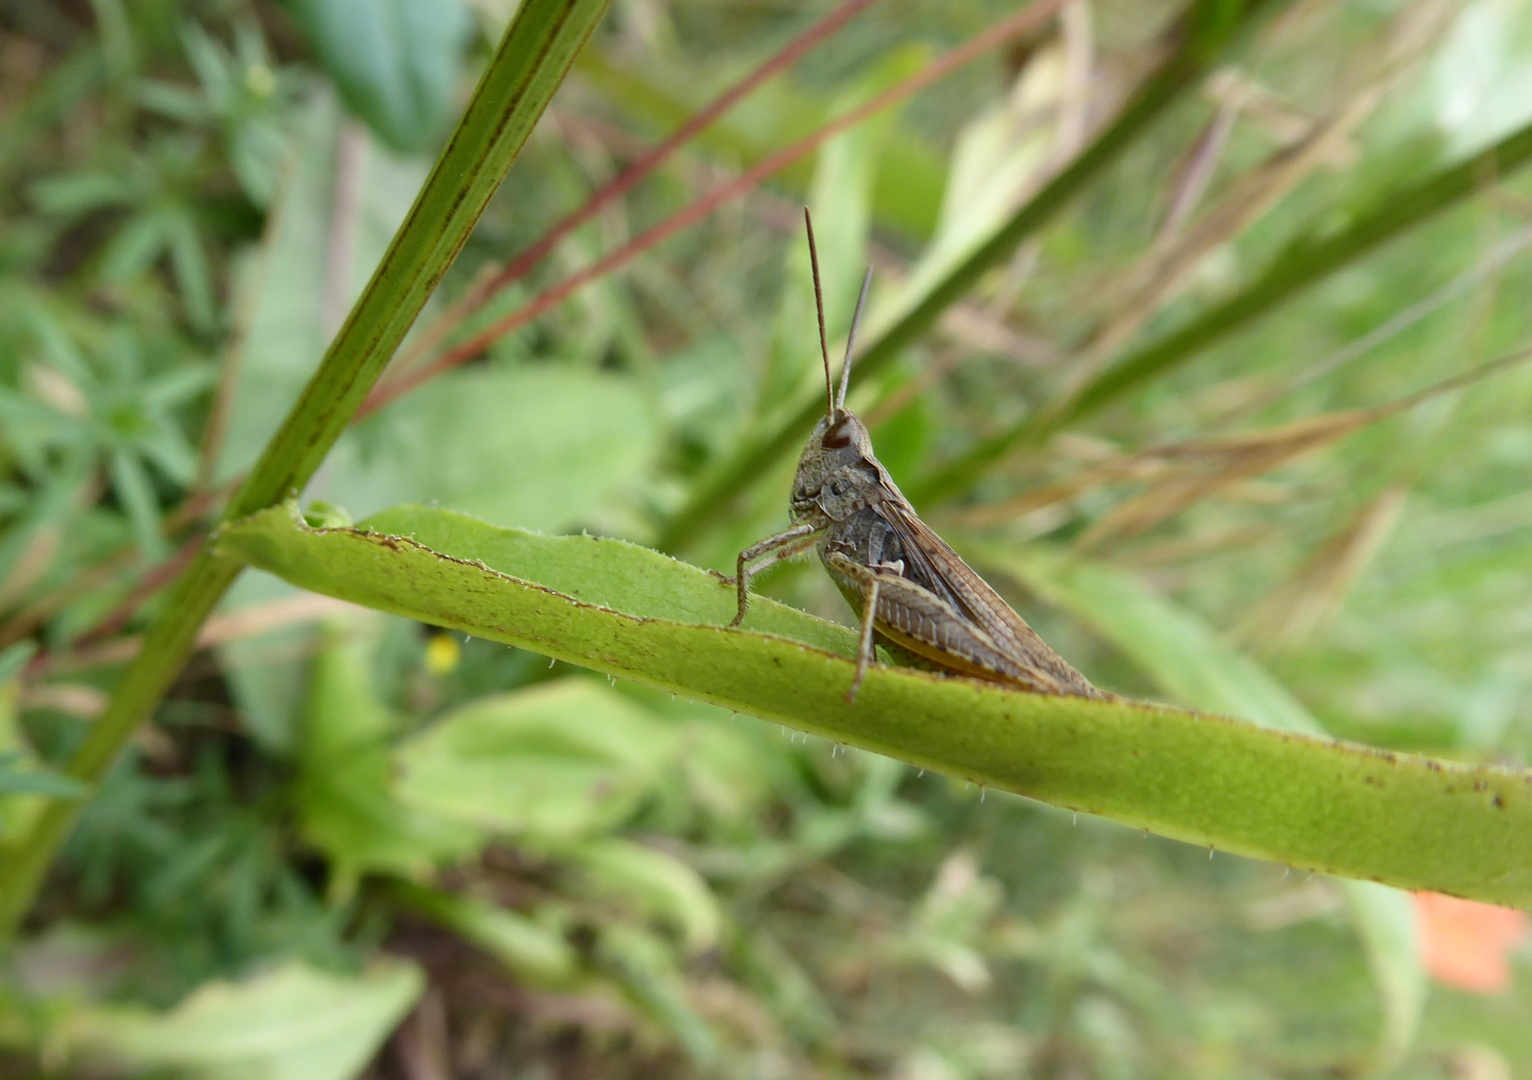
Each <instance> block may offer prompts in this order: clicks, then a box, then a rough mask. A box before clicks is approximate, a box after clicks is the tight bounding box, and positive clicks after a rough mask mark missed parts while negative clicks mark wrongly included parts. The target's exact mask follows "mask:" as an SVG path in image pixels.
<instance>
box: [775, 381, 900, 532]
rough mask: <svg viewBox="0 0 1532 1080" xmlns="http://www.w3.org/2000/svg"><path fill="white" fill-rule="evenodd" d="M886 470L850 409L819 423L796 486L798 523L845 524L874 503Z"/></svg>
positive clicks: (801, 460)
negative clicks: (880, 465) (870, 498)
mask: <svg viewBox="0 0 1532 1080" xmlns="http://www.w3.org/2000/svg"><path fill="white" fill-rule="evenodd" d="M879 473H880V470H879V468H878V463H877V459H876V458H875V457H874V456H873V452H872V439H871V438H870V437H869V436H868V434H867V428H866V426H865V425H864V424H863V423H862V422H861V421H860V420H858V419H857V418H856V416H855V415H853V414H852V413H850V412H848V411H846V410H845V409H840V410H837V411H836V413H835V414H834V415H833V416H827V417H825V418H824V419H823V420H821V421H819V424H818V425H817V426H816V427H815V428H814V433H813V434H812V435H810V436H809V442H808V445H807V446H805V447H804V448H803V456H802V457H800V458H799V459H798V475H797V477H795V478H794V480H793V501H792V516H793V520H794V521H795V522H796V521H803V520H817V521H819V522H824V521H826V520H828V521H845V520H846V519H847V518H849V517H851V516H852V515H853V514H855V513H856V511H857V510H859V509H861V508H862V507H863V506H865V505H866V504H867V502H868V499H869V497H870V493H871V492H873V491H874V490H876V488H877V486H878V480H879Z"/></svg>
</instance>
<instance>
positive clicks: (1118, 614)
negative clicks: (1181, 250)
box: [986, 549, 1426, 1068]
mask: <svg viewBox="0 0 1532 1080" xmlns="http://www.w3.org/2000/svg"><path fill="white" fill-rule="evenodd" d="M986 556H987V557H988V559H989V561H991V562H993V563H995V564H996V565H999V566H1001V567H1003V568H1005V569H1007V570H1009V571H1011V572H1012V573H1014V574H1015V575H1016V576H1017V577H1019V578H1020V579H1021V580H1022V581H1024V582H1025V583H1026V584H1027V586H1028V587H1029V588H1031V589H1032V590H1034V591H1035V592H1037V593H1038V595H1040V596H1042V597H1043V598H1044V599H1046V600H1048V601H1049V602H1050V603H1053V604H1055V605H1057V606H1059V607H1062V608H1064V609H1065V610H1067V611H1070V612H1073V613H1074V614H1075V615H1077V616H1079V617H1080V618H1081V619H1083V620H1084V621H1085V622H1087V623H1089V624H1090V625H1091V626H1093V627H1095V628H1096V630H1097V631H1098V632H1100V633H1101V635H1102V636H1103V637H1105V638H1107V639H1108V640H1110V641H1111V642H1112V643H1113V644H1114V645H1116V646H1117V647H1118V648H1119V649H1121V650H1122V651H1123V653H1125V654H1126V655H1127V656H1128V657H1130V658H1131V659H1132V660H1133V661H1134V662H1135V663H1137V664H1138V666H1139V667H1140V668H1142V669H1143V671H1144V672H1145V673H1146V674H1148V675H1149V676H1150V677H1151V678H1153V679H1154V680H1155V681H1156V682H1158V683H1159V684H1160V686H1161V687H1162V688H1163V689H1165V690H1166V691H1168V692H1169V693H1171V694H1172V695H1174V696H1175V697H1176V698H1177V699H1178V700H1180V701H1182V702H1185V703H1186V704H1188V705H1192V706H1195V707H1197V708H1201V709H1208V710H1212V711H1217V712H1223V713H1228V714H1229V715H1232V716H1242V717H1244V718H1246V719H1247V720H1250V721H1252V722H1253V723H1257V724H1261V725H1263V726H1265V727H1270V728H1275V729H1277V730H1279V731H1292V732H1299V733H1302V734H1307V735H1314V734H1322V733H1323V731H1324V728H1323V726H1322V725H1321V724H1320V723H1319V721H1318V720H1317V719H1315V718H1314V716H1313V715H1312V714H1311V713H1310V712H1309V711H1308V710H1307V709H1305V708H1304V707H1303V706H1302V704H1300V703H1299V702H1298V700H1297V699H1296V698H1295V697H1293V696H1292V694H1290V693H1288V691H1287V688H1286V687H1284V686H1283V685H1282V684H1281V683H1279V682H1278V681H1277V680H1276V679H1274V678H1272V676H1271V675H1270V674H1269V673H1268V672H1267V671H1266V670H1265V669H1264V668H1262V667H1261V666H1260V665H1259V664H1257V663H1256V662H1255V661H1253V660H1251V659H1250V658H1249V657H1247V656H1244V655H1242V654H1240V653H1237V652H1235V651H1234V650H1232V649H1230V648H1229V647H1228V646H1226V645H1225V644H1224V643H1223V642H1222V641H1220V640H1219V638H1218V636H1217V634H1216V633H1214V631H1213V629H1212V627H1210V626H1208V625H1207V624H1206V623H1205V622H1203V621H1202V620H1201V619H1199V618H1198V617H1197V616H1196V615H1194V614H1192V613H1191V612H1190V611H1187V610H1186V609H1184V608H1182V607H1180V606H1179V605H1177V604H1174V603H1172V602H1171V601H1169V600H1166V599H1165V598H1164V597H1162V596H1158V595H1156V594H1155V593H1153V592H1151V591H1149V590H1148V589H1146V588H1144V587H1143V586H1142V585H1140V584H1139V583H1138V582H1136V581H1134V580H1133V579H1132V578H1131V577H1129V576H1128V575H1126V574H1123V573H1120V572H1118V571H1116V570H1113V569H1112V568H1111V567H1109V566H1103V565H1101V564H1099V563H1090V562H1085V561H1083V560H1074V559H1069V558H1067V557H1065V556H1062V555H1059V554H1056V553H1053V552H1049V551H1046V550H1042V549H1032V550H1028V551H1024V552H1019V553H1006V552H1002V551H998V550H991V551H987V552H986ZM1340 886H1341V890H1342V893H1343V894H1344V896H1345V898H1346V903H1347V906H1348V907H1349V908H1350V911H1351V917H1352V922H1353V923H1354V924H1355V925H1356V928H1357V933H1358V934H1359V936H1360V937H1361V939H1362V944H1363V946H1364V947H1365V948H1366V950H1367V957H1368V962H1369V963H1370V964H1371V966H1372V972H1373V979H1374V981H1375V982H1376V984H1377V987H1378V993H1379V995H1380V996H1381V997H1382V999H1383V1031H1382V1033H1381V1035H1380V1037H1379V1040H1378V1048H1377V1051H1376V1056H1375V1061H1374V1062H1373V1063H1372V1064H1373V1065H1374V1067H1378V1068H1384V1067H1389V1066H1392V1065H1393V1064H1394V1063H1396V1062H1397V1061H1398V1060H1399V1058H1400V1057H1402V1056H1403V1054H1404V1052H1405V1051H1406V1050H1407V1049H1408V1048H1409V1046H1410V1043H1411V1042H1412V1041H1413V1040H1414V1037H1415V1030H1416V1028H1417V1027H1418V1026H1419V1023H1420V1017H1421V1012H1422V1010H1423V1009H1424V1008H1425V1000H1426V974H1425V968H1424V966H1423V965H1422V963H1421V958H1420V940H1419V933H1418V931H1417V929H1416V922H1415V908H1414V904H1413V903H1412V901H1411V900H1410V897H1409V896H1408V895H1406V894H1404V893H1401V892H1398V891H1397V890H1394V889H1387V888H1384V887H1383V886H1381V885H1377V884H1374V883H1373V882H1370V881H1342V882H1340Z"/></svg>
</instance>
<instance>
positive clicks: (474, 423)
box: [330, 367, 659, 532]
mask: <svg viewBox="0 0 1532 1080" xmlns="http://www.w3.org/2000/svg"><path fill="white" fill-rule="evenodd" d="M388 430H389V437H388V442H387V443H386V444H384V445H381V446H378V447H376V448H375V449H373V450H372V451H371V452H368V450H366V449H364V448H363V445H362V442H361V440H356V439H349V440H346V441H345V442H343V443H342V444H341V446H339V447H338V448H337V450H336V454H335V456H334V458H333V459H332V461H331V464H330V468H331V470H332V471H333V475H334V477H335V479H334V485H335V490H338V491H345V492H346V493H347V495H346V497H347V503H348V508H349V509H351V510H352V511H353V512H356V513H358V514H367V513H370V512H372V511H375V510H380V509H382V508H383V507H385V506H390V505H393V504H394V503H397V502H400V501H419V500H425V499H430V500H431V501H433V502H438V503H441V504H442V505H444V506H447V507H449V508H451V509H454V510H463V511H466V512H468V513H471V514H474V515H476V516H478V517H482V518H484V519H486V520H489V521H493V522H495V523H497V524H502V525H520V526H523V527H525V528H529V529H543V530H547V531H550V532H553V531H559V530H563V529H568V528H570V527H574V526H579V525H581V524H584V523H586V522H588V521H590V520H591V517H592V515H594V514H595V512H596V511H597V510H598V509H599V508H600V507H601V505H602V504H603V503H604V502H605V501H606V500H607V499H608V498H609V497H611V496H612V495H613V494H615V493H618V492H623V491H629V490H632V489H633V488H634V487H635V486H636V485H638V483H639V482H640V480H641V479H642V477H643V476H644V474H645V473H646V472H647V471H648V469H649V466H650V464H651V463H652V462H653V460H654V458H655V455H656V454H657V453H658V450H659V429H658V427H657V425H656V424H655V423H654V421H653V419H652V418H651V416H650V415H649V413H648V411H647V410H646V409H645V407H644V402H643V396H642V393H641V391H640V389H639V387H638V386H637V385H636V383H635V382H634V381H633V380H632V379H629V378H627V377H624V376H616V375H605V374H600V373H597V372H593V371H584V370H580V369H576V368H552V367H538V368H518V369H510V370H499V371H482V370H481V371H461V372H454V373H453V374H451V375H449V376H446V377H443V378H439V379H435V380H433V381H432V382H431V383H430V384H428V385H427V386H425V387H422V388H421V389H420V390H419V391H418V392H417V393H415V394H413V395H411V396H410V397H409V398H407V399H406V400H404V401H401V402H400V403H399V404H398V405H396V406H395V407H394V408H393V409H391V410H390V417H389V429H388Z"/></svg>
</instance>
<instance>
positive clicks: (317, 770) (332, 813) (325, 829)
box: [297, 640, 482, 887]
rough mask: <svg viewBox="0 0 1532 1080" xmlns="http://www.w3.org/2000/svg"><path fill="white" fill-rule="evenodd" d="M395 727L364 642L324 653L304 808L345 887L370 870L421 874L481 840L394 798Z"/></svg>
mask: <svg viewBox="0 0 1532 1080" xmlns="http://www.w3.org/2000/svg"><path fill="white" fill-rule="evenodd" d="M393 726H394V725H393V722H392V720H391V719H390V717H389V716H388V713H387V711H386V710H385V708H384V707H383V703H382V702H380V701H379V700H378V699H377V696H376V694H375V693H374V692H373V687H372V679H371V674H370V672H369V670H368V663H367V656H366V654H365V651H364V649H363V647H362V646H361V645H360V644H358V643H357V642H356V641H354V640H353V641H350V642H347V643H344V644H331V645H330V646H329V647H328V648H326V649H324V650H323V651H321V652H320V654H319V655H318V656H317V657H316V658H315V660H314V669H313V674H312V679H311V682H310V684H309V697H308V702H307V708H306V709H305V722H304V731H303V740H302V745H301V749H300V752H299V763H300V768H301V774H300V782H299V784H298V793H297V798H298V812H299V820H300V822H301V827H302V829H303V834H304V836H305V838H306V839H307V840H308V841H309V842H310V843H312V844H314V846H316V847H317V848H319V849H320V850H321V851H323V852H325V854H327V855H328V856H329V857H330V859H331V860H332V861H333V862H334V864H335V867H336V872H337V878H338V880H340V881H341V882H342V885H343V887H344V886H345V885H347V884H349V883H350V882H352V881H354V879H355V877H356V876H357V875H358V874H360V873H362V872H363V871H367V870H378V871H387V872H391V873H395V874H400V875H404V876H417V875H420V874H423V873H425V872H427V871H429V870H431V869H432V868H433V867H434V866H435V865H436V864H437V863H440V862H446V861H448V860H453V859H460V858H463V857H464V856H466V855H468V854H469V853H471V852H473V851H475V850H476V849H477V848H478V847H479V845H480V844H481V843H482V836H481V834H480V832H479V831H478V830H477V829H473V828H470V827H467V826H465V825H462V824H459V823H458V822H454V821H445V820H443V819H442V818H440V817H437V816H435V815H433V814H430V813H428V812H424V811H421V810H419V809H418V808H415V807H411V806H407V805H405V804H403V803H401V802H400V801H399V800H398V799H397V798H396V797H395V796H394V794H393V792H392V791H391V790H390V783H391V779H392V774H393V768H392V762H391V761H390V757H389V751H390V748H389V744H388V738H389V735H390V734H391V732H392V730H393Z"/></svg>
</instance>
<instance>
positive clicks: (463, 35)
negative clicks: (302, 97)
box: [282, 0, 472, 152]
mask: <svg viewBox="0 0 1532 1080" xmlns="http://www.w3.org/2000/svg"><path fill="white" fill-rule="evenodd" d="M282 3H283V6H284V7H286V8H287V10H288V11H289V12H291V13H292V16H293V18H294V19H295V20H296V21H297V23H298V25H299V26H300V27H301V28H302V29H303V34H304V36H305V37H306V38H307V39H308V41H309V44H310V46H311V47H312V48H313V50H314V52H315V54H316V55H317V57H318V59H319V62H320V64H321V65H322V66H323V67H324V69H325V72H326V73H327V74H328V75H329V76H330V78H331V79H333V80H334V81H335V85H336V87H337V88H338V89H339V90H340V93H341V96H342V97H343V98H344V99H345V101H346V105H347V106H348V107H349V108H350V109H351V111H352V112H354V113H355V114H356V115H357V116H359V117H361V118H362V120H364V121H366V123H367V125H368V126H369V127H370V128H372V130H373V131H374V132H376V133H377V135H378V136H379V137H380V138H381V139H383V141H384V142H386V143H388V144H389V145H390V146H392V147H393V148H394V149H395V150H399V151H404V152H409V151H417V150H422V149H425V148H426V147H429V146H430V145H431V144H432V143H433V142H434V141H435V140H436V138H437V137H439V135H440V134H441V130H442V128H443V127H444V126H445V124H446V121H447V119H448V117H449V116H450V113H451V109H452V95H453V94H454V93H455V92H456V91H457V87H458V79H459V75H460V73H461V66H462V57H463V49H464V47H465V46H466V45H467V42H468V35H469V33H470V31H471V30H472V20H471V19H470V17H469V12H468V8H467V5H466V4H463V3H461V2H460V0H282Z"/></svg>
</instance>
